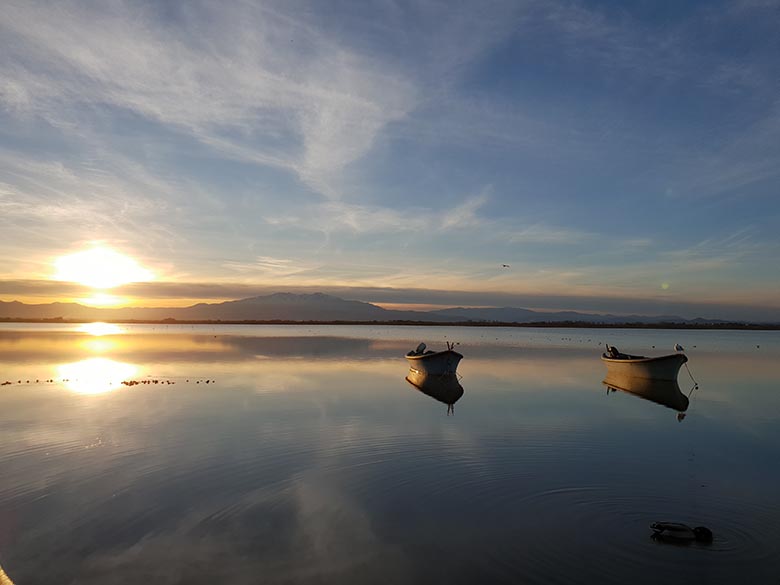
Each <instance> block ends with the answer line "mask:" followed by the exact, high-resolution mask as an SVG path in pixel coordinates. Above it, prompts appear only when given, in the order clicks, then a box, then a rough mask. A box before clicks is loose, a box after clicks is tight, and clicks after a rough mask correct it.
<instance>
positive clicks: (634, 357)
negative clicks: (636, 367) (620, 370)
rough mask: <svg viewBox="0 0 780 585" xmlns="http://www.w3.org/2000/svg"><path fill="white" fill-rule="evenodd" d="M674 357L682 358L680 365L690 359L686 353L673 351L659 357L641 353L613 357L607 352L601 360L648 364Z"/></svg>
mask: <svg viewBox="0 0 780 585" xmlns="http://www.w3.org/2000/svg"><path fill="white" fill-rule="evenodd" d="M674 358H679V359H681V361H680V365H682V364H684V363H685V362H687V361H688V356H687V355H685V354H684V353H671V354H669V355H660V356H657V357H645V356H640V355H632V356H629V357H627V358H611V357H607V356H606V354H601V360H602V361H604V362H608V363H613V364H647V363H652V362H659V361H664V360H670V361H671V360H672V359H674Z"/></svg>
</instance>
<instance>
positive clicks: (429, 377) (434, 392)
mask: <svg viewBox="0 0 780 585" xmlns="http://www.w3.org/2000/svg"><path fill="white" fill-rule="evenodd" d="M406 381H407V382H409V383H410V384H411V385H412V386H414V387H415V388H417V389H418V390H419V391H420V392H422V393H423V394H427V395H428V396H430V397H431V398H435V399H436V400H438V401H439V402H443V403H444V404H446V405H447V415H448V416H449V415H450V414H455V403H456V402H457V401H458V400H460V397H461V396H463V386H461V385H460V382H459V381H458V375H457V374H455V373H452V374H438V375H434V374H426V373H425V372H422V371H420V370H417V369H415V368H410V369H409V374H408V375H407V376H406Z"/></svg>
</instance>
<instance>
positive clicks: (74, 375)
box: [57, 358, 138, 394]
mask: <svg viewBox="0 0 780 585" xmlns="http://www.w3.org/2000/svg"><path fill="white" fill-rule="evenodd" d="M57 373H58V377H59V378H60V379H61V380H62V381H63V384H64V385H65V387H66V388H67V389H68V390H70V391H72V392H75V393H77V394H104V393H106V392H111V391H112V390H116V389H117V388H120V387H121V386H122V381H123V380H128V379H130V378H132V377H134V376H135V375H136V374H137V373H138V367H137V366H134V365H132V364H127V363H122V362H116V361H114V360H110V359H107V358H90V359H86V360H82V361H80V362H74V363H71V364H61V365H59V366H57Z"/></svg>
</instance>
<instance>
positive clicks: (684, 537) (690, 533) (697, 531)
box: [650, 522, 712, 544]
mask: <svg viewBox="0 0 780 585" xmlns="http://www.w3.org/2000/svg"><path fill="white" fill-rule="evenodd" d="M650 529H651V530H652V531H653V534H652V537H653V538H654V539H655V540H662V541H665V542H672V543H677V544H687V543H691V542H694V541H696V542H704V543H710V542H712V530H710V529H709V528H707V527H705V526H697V527H696V528H691V527H690V526H688V525H687V524H682V523H680V522H653V523H652V524H651V525H650Z"/></svg>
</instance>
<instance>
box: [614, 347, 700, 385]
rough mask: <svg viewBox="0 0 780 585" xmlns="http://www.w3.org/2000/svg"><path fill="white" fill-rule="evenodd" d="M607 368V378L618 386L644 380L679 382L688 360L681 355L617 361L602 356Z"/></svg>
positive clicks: (636, 357)
mask: <svg viewBox="0 0 780 585" xmlns="http://www.w3.org/2000/svg"><path fill="white" fill-rule="evenodd" d="M601 361H603V362H604V364H605V365H606V366H607V377H608V378H610V379H612V380H613V381H615V383H616V385H617V386H621V387H622V386H625V385H626V384H625V383H624V381H625V380H630V379H631V378H643V379H646V380H677V374H678V372H679V371H680V368H681V367H682V365H683V364H684V363H685V362H687V361H688V358H687V357H686V356H685V355H684V354H681V353H675V354H671V355H665V356H661V357H656V358H646V357H638V356H635V357H631V358H629V359H615V358H610V357H606V356H601Z"/></svg>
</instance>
